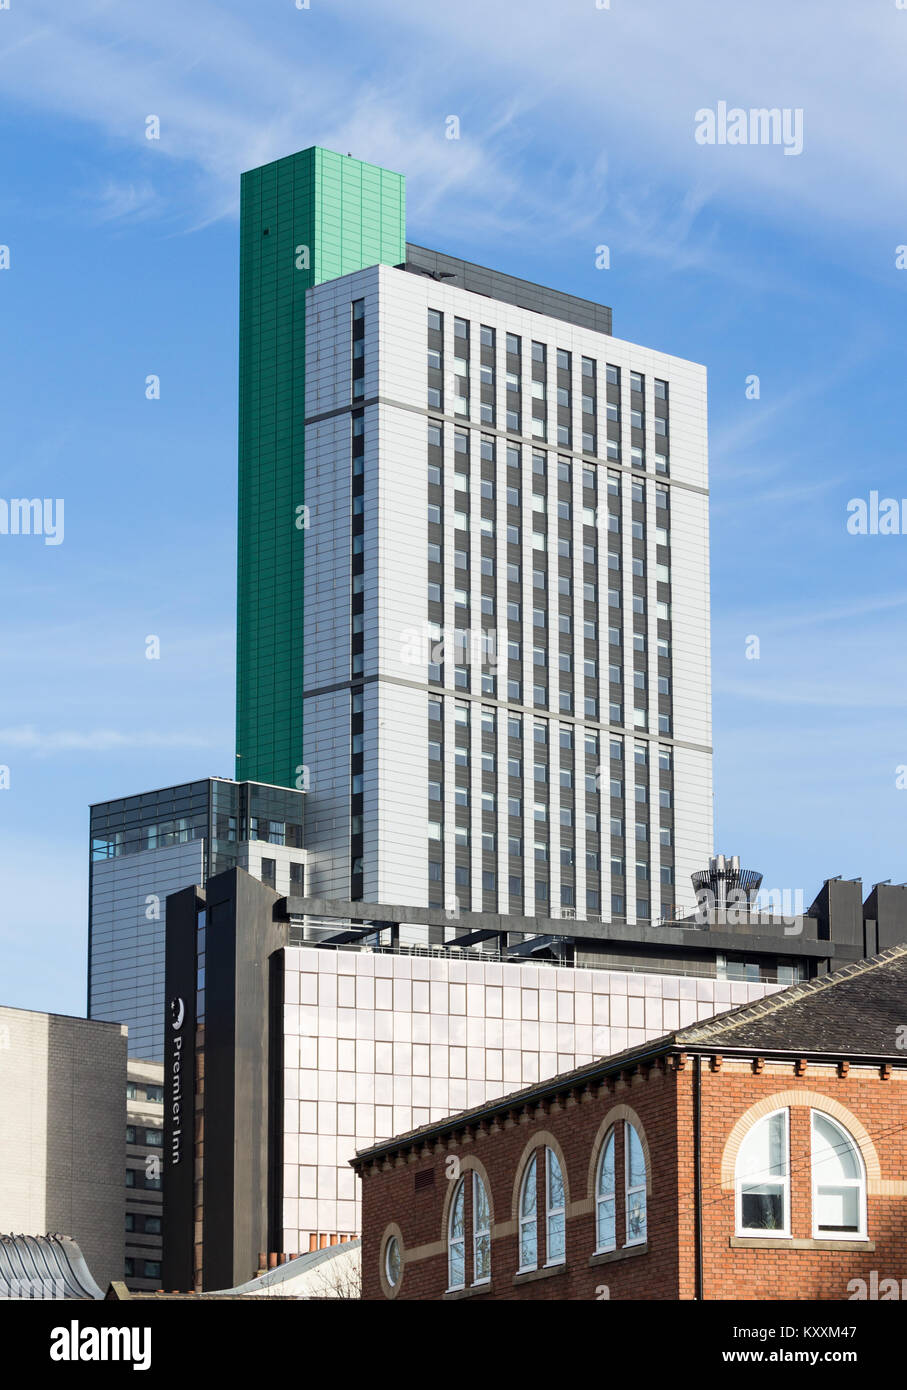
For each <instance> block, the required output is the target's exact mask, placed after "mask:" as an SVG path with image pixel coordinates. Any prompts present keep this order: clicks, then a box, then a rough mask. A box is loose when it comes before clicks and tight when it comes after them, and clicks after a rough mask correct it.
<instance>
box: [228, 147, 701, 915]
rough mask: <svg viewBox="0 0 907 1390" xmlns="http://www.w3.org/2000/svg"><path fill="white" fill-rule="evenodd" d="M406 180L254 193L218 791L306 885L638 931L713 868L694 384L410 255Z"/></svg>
mask: <svg viewBox="0 0 907 1390" xmlns="http://www.w3.org/2000/svg"><path fill="white" fill-rule="evenodd" d="M403 209H404V190H403V180H402V179H401V178H400V176H399V175H396V174H391V173H388V172H387V171H385V170H380V169H376V168H374V167H373V166H370V165H366V164H362V163H360V162H359V161H358V160H354V159H351V158H344V157H342V156H338V155H335V154H331V153H329V152H327V151H324V150H319V149H310V150H306V151H303V152H302V153H300V154H296V155H293V156H290V157H288V158H286V159H281V160H278V161H276V162H275V163H273V164H269V165H266V166H265V167H264V168H261V169H256V170H253V171H252V172H251V173H249V174H246V175H245V176H244V179H243V187H242V214H241V216H242V225H241V276H242V279H241V292H240V302H241V308H240V518H239V531H240V541H239V603H238V615H239V625H238V651H239V664H238V729H237V768H238V769H239V771H238V773H237V775H238V776H240V777H242V778H244V779H248V778H253V779H262V780H266V781H268V782H272V783H279V784H283V785H286V786H289V787H293V786H302V785H304V786H306V787H307V788H308V797H307V803H306V804H307V812H306V849H307V855H308V863H309V868H308V874H309V888H308V892H309V893H311V894H313V895H315V896H319V897H324V898H328V899H335V900H336V899H344V900H354V901H355V900H363V901H368V902H392V903H398V904H412V905H415V906H433V907H445V908H447V909H448V910H449V911H450V912H451V913H452V914H455V913H456V912H458V911H460V910H472V911H489V912H497V913H505V914H506V913H511V914H523V915H526V916H532V915H540V916H546V917H548V916H555V917H560V916H562V915H563V916H568V917H572V916H576V918H578V919H585V918H592V919H596V918H598V919H601V920H604V921H609V920H610V921H622V920H627V921H631V922H636V921H642V922H644V921H646V920H658V919H660V918H663V917H664V918H675V917H677V916H678V915H682V914H683V912H685V911H686V910H688V909H690V908H692V906H693V901H694V899H693V890H692V886H691V874H692V873H693V872H694V871H695V870H697V869H700V868H701V867H702V865H703V864H704V863H706V862H707V861H708V859H709V857H710V855H711V853H712V795H711V756H712V755H711V715H710V655H709V559H708V554H709V541H708V469H707V421H706V382H705V370H704V368H702V367H700V366H698V365H696V364H694V363H691V362H687V361H684V360H683V359H681V358H678V357H673V356H670V355H667V354H664V353H661V352H656V351H654V350H652V349H650V348H645V347H641V346H638V345H636V344H633V343H631V342H627V341H625V340H622V339H618V338H615V337H614V336H613V335H612V323H611V313H610V310H608V309H607V308H605V307H603V306H600V305H596V304H592V303H590V302H589V301H586V300H582V299H578V298H576V297H574V296H572V295H568V294H563V293H560V292H558V291H554V290H550V289H544V288H542V287H540V286H537V285H532V284H529V283H527V282H526V281H522V280H517V279H514V278H513V277H510V276H507V275H503V274H500V273H498V272H493V271H490V270H486V269H484V268H482V267H480V266H475V265H472V264H470V263H468V262H464V261H462V260H456V259H454V258H452V257H450V256H447V255H444V254H441V253H438V252H432V251H426V250H425V249H424V248H421V247H418V246H414V245H407V244H406V241H405V227H404V213H403Z"/></svg>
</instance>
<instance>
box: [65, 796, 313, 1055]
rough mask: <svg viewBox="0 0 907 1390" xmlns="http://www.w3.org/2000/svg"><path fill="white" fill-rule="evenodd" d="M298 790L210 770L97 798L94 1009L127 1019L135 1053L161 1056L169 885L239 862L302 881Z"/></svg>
mask: <svg viewBox="0 0 907 1390" xmlns="http://www.w3.org/2000/svg"><path fill="white" fill-rule="evenodd" d="M304 800H305V798H304V796H303V793H302V792H298V791H292V790H289V789H287V788H284V787H268V786H263V785H261V784H259V783H237V782H231V781H229V780H228V779H227V778H222V777H209V778H205V779H204V780H202V781H198V782H186V783H183V784H182V785H180V786H175V787H164V788H162V789H160V790H158V791H150V792H142V793H141V794H139V795H137V796H127V797H121V798H120V799H119V800H117V801H101V802H98V803H97V804H96V805H93V806H92V807H91V863H90V873H89V890H88V891H89V907H88V1016H89V1017H90V1018H96V1019H105V1020H107V1021H109V1022H114V1023H125V1024H127V1025H128V1027H129V1056H130V1057H134V1058H141V1059H143V1060H144V1061H148V1062H158V1063H160V1062H163V1060H164V927H165V922H164V916H165V903H166V900H167V894H168V893H175V892H177V891H178V890H179V889H181V888H185V887H186V886H187V885H188V884H205V883H207V881H208V878H209V877H210V876H211V875H212V874H216V873H220V872H221V871H222V870H224V869H228V868H231V867H232V866H233V865H239V866H240V867H241V868H244V869H245V870H246V871H247V872H248V873H250V874H252V875H253V876H254V877H255V878H259V879H261V881H262V882H263V883H266V884H267V885H268V886H269V887H271V888H275V889H277V890H278V891H279V892H281V893H299V892H302V891H303V889H304V886H305V852H304V850H303V849H302V837H303V802H304Z"/></svg>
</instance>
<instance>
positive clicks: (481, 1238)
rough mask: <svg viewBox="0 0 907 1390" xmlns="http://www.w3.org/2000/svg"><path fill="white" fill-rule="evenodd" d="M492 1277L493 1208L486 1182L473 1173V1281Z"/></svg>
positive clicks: (483, 1282)
mask: <svg viewBox="0 0 907 1390" xmlns="http://www.w3.org/2000/svg"><path fill="white" fill-rule="evenodd" d="M490 1278H491V1208H490V1206H489V1204H488V1193H487V1192H486V1190H485V1184H484V1183H483V1181H482V1179H481V1178H480V1177H479V1175H478V1173H477V1172H476V1171H475V1169H473V1173H472V1282H473V1283H474V1284H485V1283H487V1282H488V1280H489V1279H490Z"/></svg>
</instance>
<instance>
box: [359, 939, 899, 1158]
mask: <svg viewBox="0 0 907 1390" xmlns="http://www.w3.org/2000/svg"><path fill="white" fill-rule="evenodd" d="M905 1027H907V944H905V945H901V946H892V947H891V948H890V949H889V950H887V951H883V952H881V954H880V955H877V956H871V957H869V959H867V960H861V961H856V962H855V963H854V964H852V965H846V966H843V967H842V968H841V969H840V970H835V971H833V972H832V973H831V974H828V975H821V976H819V977H818V978H817V979H815V980H805V981H803V982H802V983H800V984H796V985H790V986H789V987H788V988H787V989H784V990H779V991H778V993H777V994H770V995H767V996H766V997H765V998H764V999H757V1000H755V1001H754V1002H753V1003H750V1004H740V1005H739V1006H738V1007H737V1008H735V1009H729V1010H728V1011H727V1012H726V1013H721V1014H715V1015H714V1017H712V1018H709V1019H704V1020H702V1021H701V1022H699V1023H692V1024H690V1025H688V1026H687V1027H686V1028H678V1029H677V1030H676V1031H675V1032H673V1033H665V1034H664V1035H663V1036H662V1037H660V1038H653V1039H651V1040H650V1041H649V1042H645V1043H639V1044H637V1045H636V1046H634V1047H630V1048H627V1049H626V1050H625V1051H623V1052H617V1053H614V1054H612V1056H610V1057H603V1058H600V1059H599V1060H598V1061H595V1062H590V1063H587V1064H586V1065H585V1066H583V1067H577V1068H576V1069H575V1070H573V1071H568V1072H561V1073H560V1074H559V1075H557V1076H553V1077H550V1078H549V1079H548V1080H546V1081H541V1082H537V1083H535V1084H534V1085H532V1086H526V1087H524V1088H523V1089H522V1090H519V1091H511V1092H510V1093H509V1094H508V1095H505V1096H501V1097H500V1098H499V1099H497V1100H490V1101H486V1102H485V1104H484V1105H477V1106H474V1107H472V1109H470V1110H463V1111H461V1112H459V1113H458V1114H456V1115H448V1116H447V1117H446V1118H445V1119H442V1120H434V1121H430V1122H429V1123H428V1124H425V1125H420V1126H419V1128H418V1129H413V1130H409V1131H408V1132H407V1133H406V1134H398V1135H395V1136H394V1137H393V1138H392V1139H386V1140H382V1141H381V1142H379V1143H377V1144H372V1145H370V1146H369V1147H368V1148H367V1149H360V1150H358V1152H357V1153H356V1156H355V1157H354V1158H353V1159H351V1160H350V1162H351V1164H352V1166H353V1167H354V1168H358V1167H359V1166H360V1165H361V1164H362V1163H365V1162H370V1161H371V1159H372V1158H376V1157H378V1156H379V1155H380V1154H386V1153H388V1152H390V1151H393V1150H395V1149H399V1148H401V1147H402V1146H406V1147H409V1146H410V1145H411V1144H412V1143H413V1142H414V1141H416V1140H420V1139H426V1138H428V1136H429V1135H434V1134H439V1133H443V1132H449V1131H450V1130H454V1129H459V1128H462V1126H463V1125H464V1124H470V1123H472V1122H475V1121H478V1120H481V1119H483V1118H485V1117H487V1116H489V1115H492V1114H493V1113H494V1112H495V1111H499V1110H500V1111H503V1110H508V1109H510V1108H512V1107H513V1106H514V1105H520V1104H529V1103H530V1102H531V1101H534V1100H535V1099H536V1098H540V1097H542V1096H545V1095H551V1094H553V1093H555V1092H557V1091H559V1090H566V1089H568V1088H569V1087H571V1086H576V1085H581V1084H582V1083H583V1082H584V1081H591V1080H593V1079H595V1078H597V1077H601V1076H604V1075H606V1074H607V1073H609V1072H613V1071H619V1070H620V1069H621V1068H622V1067H625V1066H630V1065H632V1064H633V1063H634V1062H636V1061H639V1060H641V1059H642V1058H644V1057H653V1056H658V1055H660V1054H662V1053H665V1052H678V1051H683V1050H684V1049H685V1048H690V1049H693V1050H695V1049H696V1048H700V1047H701V1048H705V1049H707V1050H708V1051H710V1052H720V1051H721V1050H722V1048H725V1049H728V1050H730V1049H734V1048H740V1049H747V1050H750V1051H752V1050H756V1049H758V1050H759V1051H760V1052H764V1053H770V1052H782V1053H784V1054H786V1055H789V1054H791V1053H799V1054H803V1055H808V1054H810V1053H829V1054H832V1055H833V1056H835V1057H841V1058H857V1057H871V1058H872V1059H873V1060H876V1059H880V1060H881V1059H889V1060H891V1061H892V1062H901V1063H903V1064H907V1047H900V1048H899V1047H898V1040H899V1038H900V1039H902V1040H904V1041H905V1042H907V1034H905V1033H899V1032H898V1029H899V1028H900V1029H903V1028H905Z"/></svg>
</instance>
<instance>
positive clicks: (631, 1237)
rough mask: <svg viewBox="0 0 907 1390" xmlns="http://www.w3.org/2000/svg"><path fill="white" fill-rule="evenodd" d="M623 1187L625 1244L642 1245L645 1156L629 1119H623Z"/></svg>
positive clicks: (644, 1228) (643, 1236) (644, 1224)
mask: <svg viewBox="0 0 907 1390" xmlns="http://www.w3.org/2000/svg"><path fill="white" fill-rule="evenodd" d="M624 1189H625V1192H626V1199H627V1202H626V1209H627V1239H626V1241H625V1242H624V1244H625V1245H642V1244H643V1243H644V1241H645V1239H646V1235H647V1223H646V1158H645V1154H644V1153H643V1150H642V1144H641V1143H640V1142H639V1135H638V1134H637V1133H636V1130H635V1129H634V1127H633V1125H631V1124H630V1122H629V1120H625V1121H624Z"/></svg>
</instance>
